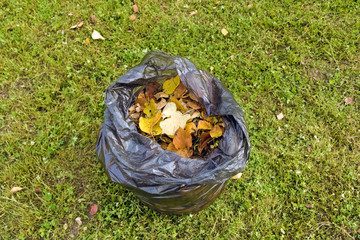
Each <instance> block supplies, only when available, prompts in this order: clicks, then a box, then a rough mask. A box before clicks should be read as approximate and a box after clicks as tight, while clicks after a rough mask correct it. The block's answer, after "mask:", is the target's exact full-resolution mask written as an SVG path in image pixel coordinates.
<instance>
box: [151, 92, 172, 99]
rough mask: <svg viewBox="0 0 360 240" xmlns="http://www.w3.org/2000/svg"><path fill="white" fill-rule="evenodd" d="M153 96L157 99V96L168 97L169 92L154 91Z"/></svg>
mask: <svg viewBox="0 0 360 240" xmlns="http://www.w3.org/2000/svg"><path fill="white" fill-rule="evenodd" d="M154 97H155V98H156V99H159V98H168V97H169V94H166V93H164V92H158V93H156V94H155V95H154Z"/></svg>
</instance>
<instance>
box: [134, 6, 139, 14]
mask: <svg viewBox="0 0 360 240" xmlns="http://www.w3.org/2000/svg"><path fill="white" fill-rule="evenodd" d="M133 10H134V12H138V11H139V9H138V7H137V5H136V4H134V5H133Z"/></svg>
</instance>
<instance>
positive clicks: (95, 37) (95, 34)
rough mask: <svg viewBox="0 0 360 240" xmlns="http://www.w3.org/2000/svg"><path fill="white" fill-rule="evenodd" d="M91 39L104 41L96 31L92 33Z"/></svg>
mask: <svg viewBox="0 0 360 240" xmlns="http://www.w3.org/2000/svg"><path fill="white" fill-rule="evenodd" d="M91 37H92V39H95V40H96V39H102V40H105V38H103V36H101V35H100V33H99V32H98V31H96V30H94V31H93V33H92V34H91Z"/></svg>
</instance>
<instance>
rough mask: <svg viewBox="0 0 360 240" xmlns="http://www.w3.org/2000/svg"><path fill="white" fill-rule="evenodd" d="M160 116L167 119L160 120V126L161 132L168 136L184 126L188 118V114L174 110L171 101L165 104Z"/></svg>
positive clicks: (174, 106) (173, 104)
mask: <svg viewBox="0 0 360 240" xmlns="http://www.w3.org/2000/svg"><path fill="white" fill-rule="evenodd" d="M162 116H163V118H166V117H167V119H165V120H164V121H162V122H160V127H161V129H162V133H164V134H166V135H168V136H174V134H175V132H176V130H177V129H178V128H179V127H181V128H185V126H186V122H187V121H188V120H189V119H190V115H189V114H182V113H181V112H179V111H176V104H175V103H173V102H169V103H168V104H166V106H165V107H164V110H163V112H162Z"/></svg>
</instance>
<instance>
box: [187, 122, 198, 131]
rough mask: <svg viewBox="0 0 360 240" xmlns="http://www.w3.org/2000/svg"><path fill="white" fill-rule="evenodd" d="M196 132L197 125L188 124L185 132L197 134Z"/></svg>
mask: <svg viewBox="0 0 360 240" xmlns="http://www.w3.org/2000/svg"><path fill="white" fill-rule="evenodd" d="M196 130H197V128H196V125H195V123H193V122H188V123H187V124H186V126H185V131H187V132H189V133H195V132H196Z"/></svg>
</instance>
